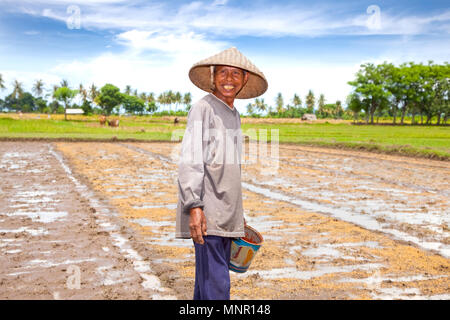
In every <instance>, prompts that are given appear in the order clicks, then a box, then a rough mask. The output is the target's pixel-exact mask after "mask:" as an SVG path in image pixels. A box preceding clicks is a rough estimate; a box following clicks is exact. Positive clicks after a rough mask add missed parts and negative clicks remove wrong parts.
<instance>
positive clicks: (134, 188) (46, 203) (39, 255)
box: [0, 141, 450, 300]
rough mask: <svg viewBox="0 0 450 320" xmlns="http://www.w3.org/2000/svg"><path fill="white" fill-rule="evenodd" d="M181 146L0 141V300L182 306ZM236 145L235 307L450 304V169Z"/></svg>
mask: <svg viewBox="0 0 450 320" xmlns="http://www.w3.org/2000/svg"><path fill="white" fill-rule="evenodd" d="M179 147H180V144H179V143H130V142H127V143H120V142H116V143H98V142H96V143H94V142H92V143H89V142H50V141H49V142H44V141H43V142H17V141H9V142H7V141H3V142H0V181H1V183H0V299H191V298H192V295H193V287H194V271H195V269H194V250H193V245H192V240H181V239H175V237H174V234H175V210H176V203H177V188H176V179H177V158H178V154H179ZM257 152H258V148H257V146H256V145H253V144H250V145H248V144H247V145H246V163H245V164H243V166H242V187H243V196H244V209H245V217H246V219H247V223H248V224H249V225H251V226H252V227H254V228H256V229H257V230H259V231H260V232H261V233H262V235H263V236H264V240H265V241H264V244H263V246H262V248H261V249H260V251H259V252H258V254H257V255H256V257H255V259H254V260H253V262H252V265H251V267H250V269H249V271H248V272H246V273H244V274H236V273H231V281H232V283H231V287H232V289H231V297H232V299H445V300H447V299H450V209H449V205H450V183H449V182H450V163H449V162H443V161H434V160H427V159H415V158H410V157H400V156H392V155H381V154H373V153H368V152H357V151H344V150H338V149H326V148H318V147H317V148H316V147H306V146H293V145H280V146H279V149H278V154H273V153H271V149H270V148H269V150H268V151H267V156H263V157H261V156H257V155H258V153H257Z"/></svg>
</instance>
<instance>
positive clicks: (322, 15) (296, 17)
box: [7, 0, 450, 37]
mask: <svg viewBox="0 0 450 320" xmlns="http://www.w3.org/2000/svg"><path fill="white" fill-rule="evenodd" d="M16 2H17V4H15V6H14V7H10V10H19V11H21V12H24V13H27V14H33V15H38V16H39V15H42V16H46V17H49V18H53V19H56V20H59V21H65V20H66V19H67V18H68V14H67V12H66V9H67V7H68V6H69V5H72V4H74V3H73V2H72V1H69V0H67V1H63V0H61V1H57V0H53V1H34V2H32V1H24V0H20V1H16ZM7 3H10V1H7ZM75 4H76V5H78V6H80V8H81V21H82V25H83V27H86V28H97V29H111V28H115V29H121V30H129V29H139V30H146V31H154V30H158V31H167V32H170V31H174V32H183V33H185V32H188V31H194V32H196V33H205V34H211V35H227V36H230V37H237V36H241V35H252V36H268V35H270V36H286V35H291V36H308V37H309V36H321V35H361V34H362V35H364V34H397V35H401V34H410V35H412V34H426V33H429V32H432V31H433V30H435V29H436V28H439V25H442V24H444V25H445V24H448V22H449V21H450V10H448V9H447V10H444V11H442V12H439V13H432V14H430V13H428V14H427V13H425V14H422V15H416V16H413V15H409V14H405V13H402V12H395V13H392V12H390V11H389V10H388V9H384V7H381V8H380V12H379V13H380V25H379V28H378V27H377V28H368V22H370V21H371V19H373V15H372V14H371V13H367V12H366V11H365V10H362V11H361V12H360V13H359V14H353V13H352V14H350V13H346V10H345V9H346V7H345V6H346V4H342V3H340V2H339V3H334V4H331V3H330V4H328V5H327V6H322V7H319V6H318V5H315V6H314V5H313V6H306V5H298V4H297V5H292V4H291V5H286V4H281V3H270V2H267V3H265V4H264V5H261V3H259V2H258V4H255V5H254V6H251V5H249V4H246V7H245V8H243V7H236V6H231V5H226V4H227V1H224V0H216V1H213V2H212V3H211V2H201V1H193V2H190V3H187V4H182V5H180V6H178V7H173V4H171V3H170V2H160V3H155V2H142V1H136V2H131V3H129V2H126V1H119V0H117V1H112V2H110V1H106V0H105V1H101V0H96V1H93V2H91V1H77V2H76V3H75ZM377 8H379V7H377ZM441 30H442V31H443V32H445V33H447V34H448V27H445V28H441Z"/></svg>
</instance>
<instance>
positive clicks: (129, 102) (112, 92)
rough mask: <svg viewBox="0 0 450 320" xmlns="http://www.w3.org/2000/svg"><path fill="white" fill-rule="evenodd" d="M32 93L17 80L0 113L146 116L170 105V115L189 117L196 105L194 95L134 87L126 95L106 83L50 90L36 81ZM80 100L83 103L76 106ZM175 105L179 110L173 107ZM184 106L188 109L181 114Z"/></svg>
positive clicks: (0, 81) (65, 84)
mask: <svg viewBox="0 0 450 320" xmlns="http://www.w3.org/2000/svg"><path fill="white" fill-rule="evenodd" d="M5 89H6V87H5V82H4V79H3V77H2V75H1V74H0V90H5ZM31 91H32V93H30V92H26V91H24V89H23V85H22V83H21V82H19V81H18V80H14V81H13V90H12V92H11V93H10V94H9V95H7V96H6V97H5V99H4V100H2V99H0V110H7V111H21V112H42V113H49V114H50V113H65V110H67V109H68V108H81V109H83V111H84V113H85V114H103V115H106V116H108V115H110V114H111V113H119V112H120V110H121V108H123V110H124V111H125V112H127V113H130V114H139V115H143V114H145V113H155V112H156V111H157V110H158V109H159V107H160V106H166V107H167V106H168V107H169V111H168V112H167V114H172V113H174V114H177V113H181V114H185V113H186V112H187V111H188V110H189V108H190V106H191V102H192V96H191V93H189V92H188V93H185V94H182V93H180V92H174V91H172V90H168V91H165V92H162V93H161V94H159V95H158V96H155V94H154V93H153V92H150V93H146V92H138V91H137V89H134V90H133V89H132V88H131V86H129V85H128V86H126V87H125V90H124V91H123V92H121V91H120V89H119V88H118V87H116V86H114V85H112V84H109V83H108V84H105V85H104V86H103V87H101V88H97V87H96V86H95V84H92V85H91V86H90V87H85V86H84V85H83V84H80V85H79V86H78V87H77V88H71V87H70V86H69V83H68V81H67V80H62V81H61V83H60V84H59V85H53V86H52V87H51V89H50V90H48V89H46V87H45V84H44V82H43V81H42V80H36V81H35V83H34V84H33V87H32V90H31ZM77 97H78V98H79V101H80V104H76V103H74V100H75V99H76V98H77ZM173 106H175V111H172V107H173ZM180 106H182V107H184V108H183V109H182V110H181V111H180V110H179V108H180Z"/></svg>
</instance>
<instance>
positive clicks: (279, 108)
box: [275, 92, 284, 113]
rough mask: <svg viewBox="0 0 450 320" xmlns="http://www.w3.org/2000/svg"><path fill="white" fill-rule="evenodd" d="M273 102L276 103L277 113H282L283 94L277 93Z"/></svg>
mask: <svg viewBox="0 0 450 320" xmlns="http://www.w3.org/2000/svg"><path fill="white" fill-rule="evenodd" d="M275 104H276V105H277V112H278V113H282V112H283V105H284V101H283V96H282V95H281V92H280V93H278V95H277V97H276V99H275Z"/></svg>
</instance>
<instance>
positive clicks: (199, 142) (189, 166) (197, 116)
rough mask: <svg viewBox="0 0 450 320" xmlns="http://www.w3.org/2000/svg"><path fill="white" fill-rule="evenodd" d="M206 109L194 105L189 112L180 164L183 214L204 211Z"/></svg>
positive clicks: (180, 191) (179, 184)
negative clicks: (192, 210)
mask: <svg viewBox="0 0 450 320" xmlns="http://www.w3.org/2000/svg"><path fill="white" fill-rule="evenodd" d="M204 110H205V108H203V107H202V105H201V104H194V105H193V106H192V108H191V110H190V111H189V114H188V120H187V125H186V131H185V133H184V136H183V141H182V143H181V154H180V161H179V164H178V190H179V197H180V199H181V203H182V204H183V212H184V213H189V209H191V208H197V207H200V208H202V209H203V207H204V203H203V179H204V162H203V133H204V130H205V111H204Z"/></svg>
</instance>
